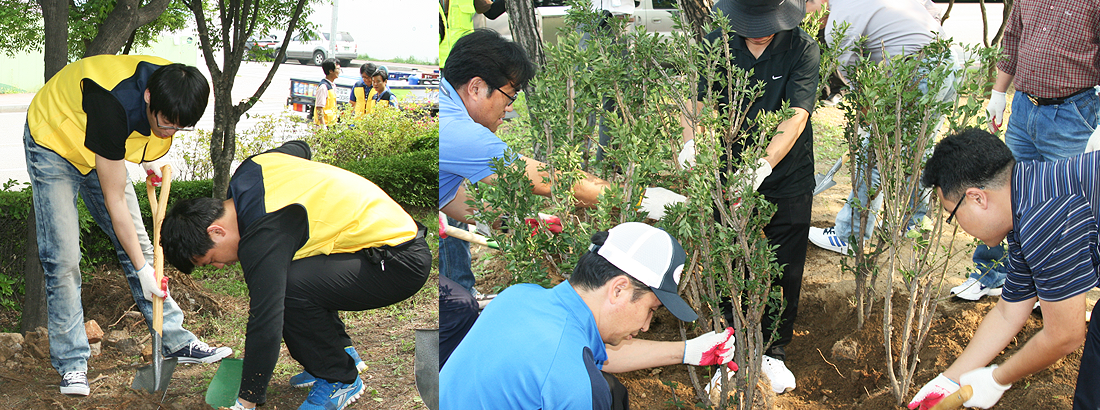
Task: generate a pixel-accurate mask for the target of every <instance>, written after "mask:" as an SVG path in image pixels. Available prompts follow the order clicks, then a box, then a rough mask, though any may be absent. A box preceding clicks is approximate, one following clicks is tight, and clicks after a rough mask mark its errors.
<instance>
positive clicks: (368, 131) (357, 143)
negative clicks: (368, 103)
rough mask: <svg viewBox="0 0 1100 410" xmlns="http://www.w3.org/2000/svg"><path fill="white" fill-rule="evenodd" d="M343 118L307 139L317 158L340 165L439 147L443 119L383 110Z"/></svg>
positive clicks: (435, 182) (347, 114)
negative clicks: (440, 123) (356, 116)
mask: <svg viewBox="0 0 1100 410" xmlns="http://www.w3.org/2000/svg"><path fill="white" fill-rule="evenodd" d="M340 121H341V122H340V123H338V124H336V125H333V126H331V127H329V128H327V129H324V130H318V131H316V132H315V133H313V134H311V135H309V136H307V137H306V138H305V140H306V142H307V143H309V146H310V148H311V149H312V150H313V160H314V161H318V162H323V163H326V164H332V165H336V166H339V165H340V164H348V163H351V162H355V161H360V160H365V159H370V158H380V157H385V156H391V155H397V154H403V153H407V152H412V151H421V150H430V149H433V148H428V147H434V149H435V150H438V147H439V121H438V120H437V119H435V118H425V117H415V116H409V115H407V114H406V113H403V112H401V111H398V110H390V109H379V110H375V112H373V113H370V114H364V115H363V116H361V117H358V118H352V116H351V115H349V113H347V112H345V113H344V114H341V119H340ZM436 178H437V179H438V175H437V176H436ZM436 185H438V182H437V181H433V182H432V186H433V187H434V186H436Z"/></svg>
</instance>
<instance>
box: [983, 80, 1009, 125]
mask: <svg viewBox="0 0 1100 410" xmlns="http://www.w3.org/2000/svg"><path fill="white" fill-rule="evenodd" d="M1005 104H1006V103H1005V93H1003V92H1000V91H997V90H993V92H992V94H990V95H989V105H986V107H985V115H986V119H987V120H989V128H991V129H993V132H997V131H1000V130H1001V125H1002V124H1004V118H1005Z"/></svg>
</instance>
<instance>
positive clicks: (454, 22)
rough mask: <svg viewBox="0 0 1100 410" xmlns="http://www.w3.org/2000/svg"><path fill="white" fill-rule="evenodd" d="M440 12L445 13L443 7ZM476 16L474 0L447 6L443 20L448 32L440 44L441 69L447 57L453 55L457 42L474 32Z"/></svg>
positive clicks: (464, 0) (459, 1)
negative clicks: (452, 49) (453, 48)
mask: <svg viewBox="0 0 1100 410" xmlns="http://www.w3.org/2000/svg"><path fill="white" fill-rule="evenodd" d="M439 12H440V13H443V6H440V7H439ZM474 14H477V11H476V10H474V2H473V0H451V2H450V3H449V4H448V5H447V13H446V18H444V19H443V25H444V27H445V28H446V30H445V31H444V34H443V41H440V42H439V68H441V69H442V68H443V66H444V65H445V64H446V63H447V56H449V55H451V48H452V47H454V46H455V42H456V41H458V39H460V38H462V36H464V35H466V34H469V33H470V32H471V31H474V21H473V17H474Z"/></svg>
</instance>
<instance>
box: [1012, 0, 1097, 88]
mask: <svg viewBox="0 0 1100 410" xmlns="http://www.w3.org/2000/svg"><path fill="white" fill-rule="evenodd" d="M1008 18H1009V23H1008V26H1007V27H1005V33H1004V39H1003V40H1002V41H1001V47H1003V48H1004V52H1005V54H1006V57H1005V59H1004V60H1002V61H1001V62H1000V63H998V64H997V68H998V69H1000V70H1001V71H1002V72H1004V73H1007V74H1012V75H1014V76H1015V79H1014V81H1013V84H1014V85H1015V86H1016V90H1018V91H1023V92H1025V93H1028V94H1031V95H1034V96H1036V97H1041V98H1060V97H1066V96H1069V95H1071V94H1074V93H1076V92H1078V91H1080V90H1081V89H1083V88H1089V87H1093V86H1096V85H1097V84H1100V0H1019V1H1018V2H1016V3H1015V4H1013V6H1012V15H1010V16H1009V17H1008Z"/></svg>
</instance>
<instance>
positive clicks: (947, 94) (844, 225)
mask: <svg viewBox="0 0 1100 410" xmlns="http://www.w3.org/2000/svg"><path fill="white" fill-rule="evenodd" d="M951 58H952V60H953V61H954V62H953V63H952V64H953V66H954V68H955V69H958V68H959V63H958V61H957V59H956V57H955V55H954V54H952V55H951ZM917 88H918V89H919V90H920V91H921V92H922V93H925V94H927V93H928V79H927V78H925V77H922V78H921V80H920V82H919V83H918V84H917ZM955 96H956V93H955V75H954V74H951V75H949V76H948V77H947V78H946V79H945V80H944V84H943V86H941V87H940V89H939V90H937V91H936V98H937V99H939V100H940V101H949V100H954V99H955ZM942 125H943V118H939V119H937V120H936V127H935V128H934V129H936V130H938V129H940V128H941V127H942ZM1085 138H1086V139H1088V137H1087V136H1086V137H1085ZM862 142H863V143H864V144H866V143H867V137H863V141H862ZM931 149H932V146H931V145H929V150H931ZM925 154H926V155H927V154H931V151H929V152H926V153H925ZM856 169H863V164H861V163H858V162H857V163H856ZM914 177H915V178H919V176H916V175H914ZM878 183H879V173H878V168H873V169H871V185H872V186H878ZM928 193H929V191H927V190H925V191H923V192H921V194H920V197H919V198H913V201H915V202H916V203H915V204H914V205H915V206H916V209H915V210H914V212H913V216H912V218H910V220H909V224H910V225H915V224H918V223H920V220H921V219H922V218H924V215H925V214H927V213H928V197H927V195H928ZM857 198H858V202H859V204H860V206H861V207H868V206H870V212H869V213H868V215H867V226H868V228H867V229H861V228H860V224H859V218H858V216H859V213H858V212H859V211H858V209H856V208H854V207H853V206H852V204H853V203H856V202H857ZM867 201H868V198H867V184H866V183H865V181H864V179H863V175H862V174H860V173H858V172H857V174H856V175H854V176H853V177H852V192H850V193H848V200H847V201H844V206H843V207H841V208H840V212H837V214H836V220H835V222H834V224H833V226H834V228H835V229H836V235H837V236H838V237H840V238H841V239H843V240H845V241H848V240H849V239H850V238H852V237H854V236H855V235H856V234H858V233H859V232H860V231H863V239H865V240H870V239H871V235H872V234H873V233H874V231H875V219H876V216H877V214H878V212H879V211H880V210H882V196H881V195H879V196H878V197H876V198H873V199H871V202H870V203H869V205H868V202H867Z"/></svg>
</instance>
